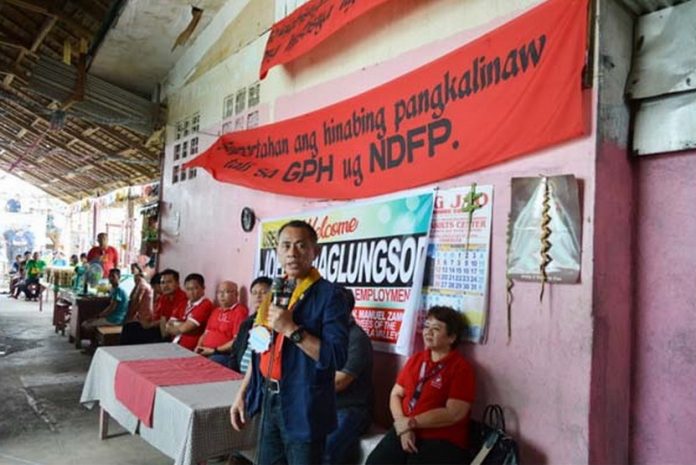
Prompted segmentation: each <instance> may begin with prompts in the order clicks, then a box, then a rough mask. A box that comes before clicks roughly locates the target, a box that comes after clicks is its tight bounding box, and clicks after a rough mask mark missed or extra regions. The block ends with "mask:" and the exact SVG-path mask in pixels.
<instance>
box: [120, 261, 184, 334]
mask: <svg viewBox="0 0 696 465" xmlns="http://www.w3.org/2000/svg"><path fill="white" fill-rule="evenodd" d="M159 285H160V291H161V294H160V296H159V297H158V298H157V301H156V302H155V308H154V310H153V312H152V318H151V319H148V318H147V315H140V317H139V319H138V321H132V322H130V323H126V325H125V326H124V327H123V331H121V345H131V344H150V343H153V342H163V341H164V340H165V339H164V337H163V335H162V331H161V329H160V322H162V323H166V322H167V321H168V320H169V318H171V316H172V315H174V314H179V313H184V311H185V309H186V304H187V302H188V297H186V293H185V292H184V291H183V290H181V287H179V272H178V271H175V270H172V269H169V268H168V269H166V270H164V271H162V272H161V273H160V284H159Z"/></svg>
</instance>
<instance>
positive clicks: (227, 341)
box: [196, 281, 249, 366]
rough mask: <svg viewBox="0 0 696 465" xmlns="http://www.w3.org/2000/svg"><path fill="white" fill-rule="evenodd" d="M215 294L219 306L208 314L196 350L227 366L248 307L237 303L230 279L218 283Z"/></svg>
mask: <svg viewBox="0 0 696 465" xmlns="http://www.w3.org/2000/svg"><path fill="white" fill-rule="evenodd" d="M216 294H217V301H218V304H219V305H220V306H219V307H217V308H216V309H214V310H213V312H212V313H211V314H210V318H208V324H207V325H206V328H205V332H204V333H203V336H201V338H200V340H199V341H198V345H197V346H196V352H197V353H199V354H201V355H206V356H209V357H210V360H212V361H214V362H216V363H219V364H220V365H224V366H228V364H229V361H230V351H231V348H232V343H233V342H234V339H235V337H236V336H237V333H238V332H239V327H240V326H241V324H242V322H243V321H244V319H245V318H246V317H247V316H248V315H249V309H247V308H246V306H245V305H244V304H241V303H239V301H238V295H239V291H238V289H237V284H236V283H234V282H232V281H223V282H221V283H220V284H218V288H217V293H216Z"/></svg>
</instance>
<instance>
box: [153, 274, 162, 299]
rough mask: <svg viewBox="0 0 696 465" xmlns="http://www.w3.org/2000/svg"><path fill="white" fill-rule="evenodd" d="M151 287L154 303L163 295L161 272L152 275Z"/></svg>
mask: <svg viewBox="0 0 696 465" xmlns="http://www.w3.org/2000/svg"><path fill="white" fill-rule="evenodd" d="M150 287H151V288H152V303H153V305H154V304H155V303H156V302H157V300H158V299H159V298H160V296H161V295H162V274H161V273H155V274H154V275H152V278H150Z"/></svg>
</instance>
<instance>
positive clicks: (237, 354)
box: [228, 276, 273, 373]
mask: <svg viewBox="0 0 696 465" xmlns="http://www.w3.org/2000/svg"><path fill="white" fill-rule="evenodd" d="M272 285H273V281H272V280H271V278H266V277H265V276H260V277H258V278H256V279H255V280H253V281H252V282H251V286H250V288H249V289H250V293H251V298H250V299H249V305H251V315H249V317H248V318H247V319H246V320H244V322H243V323H242V325H241V326H240V327H239V332H238V333H237V337H236V338H234V342H232V348H231V350H230V363H229V365H228V366H229V367H230V368H232V369H233V370H234V371H236V372H238V373H246V371H247V369H248V368H249V365H251V347H250V346H249V330H250V329H251V327H252V326H254V319H255V318H256V311H257V310H258V309H259V307H260V306H261V303H262V302H263V301H264V300H265V299H266V298H267V296H269V295H270V293H271V286H272Z"/></svg>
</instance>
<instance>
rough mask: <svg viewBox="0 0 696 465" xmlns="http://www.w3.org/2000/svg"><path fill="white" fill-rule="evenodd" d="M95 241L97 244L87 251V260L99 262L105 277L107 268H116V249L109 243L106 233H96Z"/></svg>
mask: <svg viewBox="0 0 696 465" xmlns="http://www.w3.org/2000/svg"><path fill="white" fill-rule="evenodd" d="M97 242H98V244H99V245H95V246H94V247H92V248H91V249H89V252H87V261H88V262H89V263H92V262H97V263H99V264H100V265H101V266H102V269H103V270H104V276H105V277H106V276H107V274H108V273H109V270H111V269H113V268H118V251H117V250H116V249H115V248H113V247H111V246H110V245H109V236H108V235H107V234H106V233H99V234H97Z"/></svg>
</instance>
